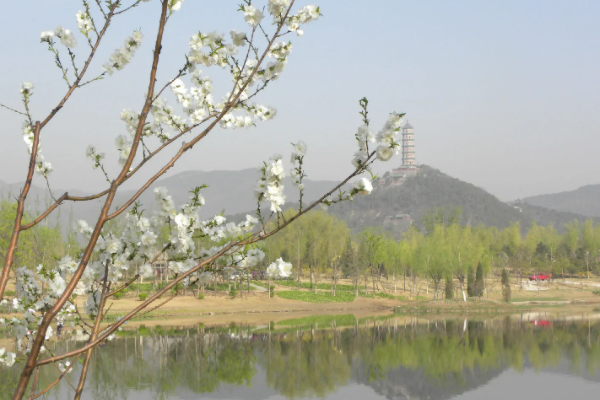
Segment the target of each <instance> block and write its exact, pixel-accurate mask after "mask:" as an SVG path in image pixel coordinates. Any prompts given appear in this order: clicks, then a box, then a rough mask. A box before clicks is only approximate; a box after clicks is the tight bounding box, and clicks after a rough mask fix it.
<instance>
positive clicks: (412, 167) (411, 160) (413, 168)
mask: <svg viewBox="0 0 600 400" xmlns="http://www.w3.org/2000/svg"><path fill="white" fill-rule="evenodd" d="M413 129H414V128H413V127H412V125H411V124H409V123H408V121H406V124H405V125H404V126H403V127H402V165H401V166H400V168H395V169H393V170H392V172H390V174H389V176H388V177H387V179H386V181H387V183H389V184H390V185H401V184H403V183H404V181H405V180H406V178H408V177H410V176H415V175H416V174H417V172H418V171H419V167H417V163H416V161H415V135H414V131H413Z"/></svg>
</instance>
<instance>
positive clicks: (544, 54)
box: [0, 0, 600, 200]
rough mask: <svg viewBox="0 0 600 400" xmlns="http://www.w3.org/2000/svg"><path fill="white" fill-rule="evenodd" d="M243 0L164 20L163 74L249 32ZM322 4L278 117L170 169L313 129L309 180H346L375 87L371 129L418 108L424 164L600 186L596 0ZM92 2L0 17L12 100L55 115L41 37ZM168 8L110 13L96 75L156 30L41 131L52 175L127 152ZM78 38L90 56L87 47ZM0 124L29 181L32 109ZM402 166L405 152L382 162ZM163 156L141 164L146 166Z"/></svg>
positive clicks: (71, 181)
mask: <svg viewBox="0 0 600 400" xmlns="http://www.w3.org/2000/svg"><path fill="white" fill-rule="evenodd" d="M264 2H266V1H263V2H261V1H258V2H257V1H255V2H254V3H256V4H262V3H264ZM92 3H93V2H92ZM239 3H240V0H235V1H229V0H219V1H214V0H213V1H207V0H186V1H185V3H184V5H183V7H182V10H181V11H180V12H178V13H177V14H175V15H174V16H173V18H172V19H171V20H170V23H169V25H168V26H167V29H166V39H165V46H164V50H163V54H162V61H163V62H162V64H161V66H160V69H159V83H161V82H162V83H164V82H165V81H166V80H168V79H169V78H170V77H172V76H173V75H174V74H175V73H176V71H177V69H178V68H179V67H180V66H181V63H182V60H183V54H184V52H185V51H186V49H187V44H188V41H189V37H190V36H191V35H192V34H193V33H196V32H197V31H198V30H202V31H204V32H206V31H212V30H218V31H221V32H229V30H231V29H238V30H242V29H246V30H247V25H245V23H244V22H243V20H242V17H241V15H240V13H238V12H236V9H237V5H238V4H239ZM298 4H300V5H304V4H310V3H308V2H305V1H302V0H299V1H298ZM319 5H321V6H322V9H323V13H324V17H323V18H322V19H320V20H319V21H317V22H316V23H313V24H311V25H308V26H306V27H305V35H304V36H303V37H301V38H296V37H295V36H294V37H292V40H293V43H294V50H293V53H292V54H291V56H290V58H289V63H288V67H287V69H286V70H285V71H284V73H283V74H282V76H281V79H280V80H279V81H276V82H273V83H272V84H271V85H270V86H269V87H268V89H267V91H265V93H264V95H262V97H259V98H258V101H259V102H260V103H264V104H267V105H272V106H275V107H276V108H277V109H278V116H277V118H276V119H275V120H274V121H271V122H267V123H259V124H258V126H257V127H256V128H253V129H250V130H232V131H221V130H215V131H214V132H213V133H212V134H211V135H209V136H208V138H207V139H206V140H205V141H203V142H201V143H200V145H199V146H196V147H195V148H194V149H193V151H192V152H191V153H188V154H187V155H186V156H184V158H183V159H182V160H181V161H180V162H179V163H178V164H177V165H176V167H175V168H174V169H172V170H171V171H170V172H169V173H170V174H172V173H176V172H181V171H185V170H191V169H194V170H219V169H227V170H231V169H242V168H249V167H255V166H257V165H258V164H259V163H260V162H261V160H264V159H267V158H268V157H269V156H270V155H271V154H273V153H276V152H278V153H283V154H286V155H287V154H289V148H290V146H289V143H290V142H291V141H296V140H298V139H299V138H302V139H303V140H305V141H306V142H307V144H308V147H309V155H308V157H307V163H308V164H307V170H308V173H309V177H310V178H312V179H340V178H342V177H344V176H345V175H346V174H347V173H348V172H349V171H350V169H351V165H350V160H351V158H352V153H353V152H354V150H355V141H354V137H353V135H354V132H355V131H356V128H357V127H358V125H359V124H360V116H359V115H358V113H357V112H358V103H357V102H358V100H359V99H360V98H361V97H363V96H367V97H368V98H369V100H370V105H371V117H372V118H371V121H372V123H373V125H374V128H375V129H379V127H380V126H381V125H382V124H383V123H384V121H385V118H386V115H387V114H388V113H389V112H391V111H398V112H407V113H408V117H409V120H410V122H411V125H413V126H414V128H415V137H416V152H417V162H418V163H424V164H428V165H431V166H434V167H436V168H439V169H440V170H442V171H443V172H445V173H447V174H449V175H451V176H454V177H457V178H460V179H462V180H465V181H468V182H471V183H473V184H475V185H478V186H480V187H483V188H485V189H486V190H488V191H490V192H491V193H493V194H495V195H497V196H498V197H500V198H501V199H503V200H511V199H514V198H517V197H525V196H529V195H535V194H542V193H549V192H558V191H563V190H571V189H575V188H577V187H579V186H582V185H585V184H591V183H600V177H599V176H598V172H597V171H598V170H600V157H599V152H600V136H599V135H598V130H599V129H598V127H600V112H599V111H600V90H599V89H600V79H598V78H600V77H599V74H600V54H599V50H600V49H599V44H598V43H599V40H600V39H599V38H600V24H598V21H599V20H600V2H599V1H597V0H589V1H583V0H569V1H567V0H564V1H551V0H539V1H533V0H531V1H522V0H518V1H517V0H514V1H509V0H504V1H481V0H472V1H426V0H422V1H402V0H388V1H383V0H373V1H358V0H356V1H342V0H324V1H321V2H320V3H319ZM81 8H82V6H81V3H80V2H79V1H76V0H21V1H18V2H12V4H11V11H10V12H4V13H1V14H0V36H1V37H2V38H3V40H2V42H1V44H0V46H1V48H2V52H1V54H2V56H1V57H2V62H0V102H1V103H3V104H7V105H10V106H13V107H19V106H20V104H19V101H20V100H19V93H18V89H19V83H20V82H21V81H25V80H27V81H32V82H33V83H34V84H35V85H36V90H35V97H34V99H33V103H32V110H33V114H34V116H35V117H36V118H39V119H42V118H44V117H45V116H46V115H47V113H48V112H49V111H50V109H51V108H52V107H53V106H54V105H55V104H56V103H57V100H58V99H59V98H60V97H61V96H62V95H63V94H64V93H65V91H66V85H65V84H64V81H62V80H61V75H60V72H59V70H58V69H57V68H56V67H55V66H54V62H53V59H52V55H51V54H50V53H49V52H48V51H47V49H46V46H45V45H43V44H40V43H39V33H40V31H44V30H50V29H54V28H55V27H56V26H58V25H60V24H62V25H64V27H65V28H70V29H71V30H74V31H75V30H77V25H76V23H75V13H76V12H77V11H78V10H80V9H81ZM158 13H159V2H158V1H157V0H153V1H152V2H150V3H149V4H146V3H144V4H143V5H142V6H141V7H139V8H137V9H135V10H133V11H131V12H129V13H128V14H126V15H125V16H123V17H121V18H119V19H116V20H115V21H114V23H113V25H111V30H110V31H109V32H110V33H109V34H108V35H107V37H106V39H105V40H106V41H105V42H104V46H102V48H101V49H100V51H99V52H98V58H97V60H96V62H95V63H94V64H93V65H92V67H91V70H90V72H91V73H92V75H90V76H95V75H97V74H98V73H99V71H100V66H101V65H102V64H103V63H104V62H105V61H106V60H107V59H108V57H109V55H110V53H111V52H112V51H113V50H114V49H115V48H116V47H120V46H121V44H122V40H123V39H124V38H125V37H126V36H127V35H129V34H130V33H131V31H132V30H133V29H136V28H141V29H142V31H143V32H144V34H145V41H144V44H143V46H142V48H141V49H140V50H139V52H138V54H137V55H136V57H135V59H134V61H133V62H132V64H130V65H128V66H127V68H126V69H125V70H123V71H120V72H117V73H115V74H114V75H113V76H112V77H109V78H108V79H106V80H104V81H101V82H97V83H95V84H92V85H89V86H87V87H85V88H83V89H81V90H78V91H77V92H76V94H75V95H74V96H73V98H72V99H71V100H70V102H69V103H67V106H66V107H65V108H64V109H63V110H61V111H60V113H59V115H58V117H57V118H55V119H54V120H53V121H52V122H51V123H50V125H49V126H48V128H47V129H46V130H45V131H44V132H43V136H42V143H43V145H44V154H45V155H46V158H47V159H48V161H50V162H52V164H53V165H54V168H55V172H54V173H53V175H52V178H51V183H52V185H53V186H54V187H56V188H77V189H81V190H94V188H97V187H99V186H102V188H104V186H105V183H103V177H102V175H101V173H100V172H99V171H94V170H92V169H91V167H90V162H89V161H88V160H87V159H86V158H85V147H86V146H87V145H88V144H95V145H97V146H98V147H99V148H100V149H101V150H102V151H104V152H106V153H107V155H108V157H107V158H108V159H109V163H110V164H111V165H113V164H116V162H115V160H116V150H114V138H115V137H116V136H117V135H118V134H121V133H125V129H124V124H123V123H122V122H121V121H120V120H119V113H120V111H121V110H122V109H124V108H132V109H136V110H139V109H140V108H141V105H142V102H143V94H144V91H145V88H146V87H147V79H148V76H149V62H150V58H151V51H152V47H153V42H154V34H155V29H156V26H155V25H156V21H157V20H158ZM78 39H79V45H78V47H77V48H76V51H77V54H78V57H77V60H79V62H82V61H83V59H84V57H85V56H87V51H88V50H87V48H86V46H85V42H84V41H83V38H82V37H81V36H79V37H78ZM61 49H63V48H62V47H61ZM65 61H66V60H65ZM204 70H205V72H207V73H208V74H209V75H211V76H215V77H216V78H215V86H216V93H217V94H218V95H217V97H218V98H220V97H221V96H222V94H224V93H225V92H226V91H227V90H228V87H229V82H228V81H227V80H225V79H223V74H222V73H219V71H218V70H217V69H215V68H210V69H206V68H205V69H204ZM0 121H2V125H1V126H2V130H1V131H0V135H1V139H2V145H1V146H0V180H4V181H7V182H17V181H22V180H24V178H25V173H26V172H25V170H24V167H25V166H26V164H27V153H26V147H25V145H24V143H23V141H22V138H21V129H20V126H21V122H22V121H21V118H20V116H18V115H16V114H13V113H10V112H8V111H7V110H4V109H1V108H0ZM286 158H287V156H286ZM166 159H167V157H165V158H163V159H162V160H159V161H164V160H166ZM399 164H400V159H399V158H393V159H392V160H391V161H390V162H388V163H387V164H381V165H380V166H378V167H377V168H376V169H377V170H378V171H380V172H383V171H386V170H388V169H391V168H394V167H396V166H398V165H399ZM157 165H158V164H154V165H151V166H149V168H147V169H146V170H144V173H145V174H146V175H145V176H146V177H147V176H148V175H147V174H149V173H150V172H151V170H152V169H153V168H155V167H156V166H157ZM110 170H111V171H116V169H115V168H112V167H111V168H110ZM140 181H141V178H140V179H138V180H137V181H132V182H131V184H130V185H129V187H132V186H133V185H134V184H135V183H136V182H140ZM37 182H38V183H39V184H43V182H42V181H39V180H38V181H37ZM196 184H199V182H198V183H197V182H192V183H190V186H194V185H196Z"/></svg>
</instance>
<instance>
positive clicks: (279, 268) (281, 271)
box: [267, 257, 292, 278]
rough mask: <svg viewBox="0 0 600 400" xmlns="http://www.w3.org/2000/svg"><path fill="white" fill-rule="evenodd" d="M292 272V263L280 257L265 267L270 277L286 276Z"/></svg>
mask: <svg viewBox="0 0 600 400" xmlns="http://www.w3.org/2000/svg"><path fill="white" fill-rule="evenodd" d="M291 274H292V264H291V263H289V262H286V261H283V259H282V258H281V257H280V258H278V259H277V260H275V262H273V263H271V264H269V266H268V267H267V275H268V276H269V277H271V278H287V277H288V276H290V275H291Z"/></svg>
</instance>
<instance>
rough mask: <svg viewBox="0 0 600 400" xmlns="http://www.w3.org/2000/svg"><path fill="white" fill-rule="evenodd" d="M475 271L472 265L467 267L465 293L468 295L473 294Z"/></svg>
mask: <svg viewBox="0 0 600 400" xmlns="http://www.w3.org/2000/svg"><path fill="white" fill-rule="evenodd" d="M474 272H475V271H473V268H472V267H469V270H468V271H467V295H468V296H469V297H473V296H475V273H474Z"/></svg>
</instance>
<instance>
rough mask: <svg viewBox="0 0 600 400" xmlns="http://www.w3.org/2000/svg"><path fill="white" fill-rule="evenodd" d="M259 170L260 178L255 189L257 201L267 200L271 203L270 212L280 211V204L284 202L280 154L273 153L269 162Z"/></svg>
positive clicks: (283, 176)
mask: <svg viewBox="0 0 600 400" xmlns="http://www.w3.org/2000/svg"><path fill="white" fill-rule="evenodd" d="M259 171H260V179H259V180H258V183H257V185H256V189H255V193H256V197H257V200H258V203H259V204H260V202H261V201H263V200H268V201H269V202H270V203H271V211H272V212H281V206H282V205H284V204H285V195H284V194H283V188H284V186H283V178H285V169H284V167H283V161H282V159H281V155H280V154H275V155H274V156H273V157H271V159H270V160H269V162H265V163H264V164H263V166H262V167H261V168H260V170H259Z"/></svg>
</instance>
